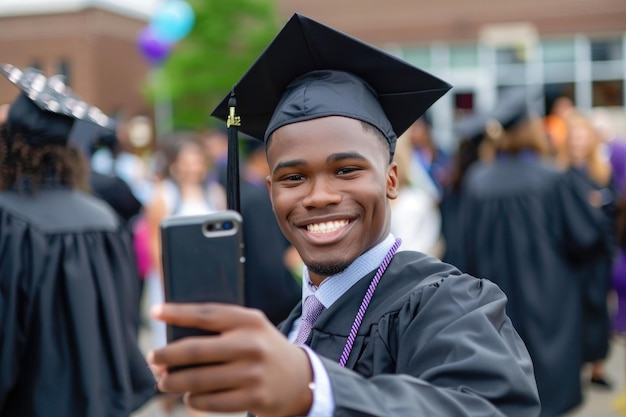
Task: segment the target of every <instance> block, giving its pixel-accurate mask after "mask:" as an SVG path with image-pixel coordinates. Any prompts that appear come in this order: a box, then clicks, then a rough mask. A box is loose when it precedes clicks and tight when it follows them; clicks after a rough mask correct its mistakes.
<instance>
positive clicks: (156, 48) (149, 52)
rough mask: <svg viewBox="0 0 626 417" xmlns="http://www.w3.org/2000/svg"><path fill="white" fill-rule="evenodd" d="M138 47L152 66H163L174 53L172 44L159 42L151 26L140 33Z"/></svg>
mask: <svg viewBox="0 0 626 417" xmlns="http://www.w3.org/2000/svg"><path fill="white" fill-rule="evenodd" d="M137 46H138V47H139V51H140V52H141V54H142V55H143V57H144V58H145V59H146V61H148V62H149V63H150V64H151V65H160V64H162V63H163V62H164V61H165V60H166V59H167V57H168V56H169V55H170V52H171V51H172V46H173V45H172V44H171V43H165V42H163V41H161V40H159V39H158V38H157V37H156V36H155V34H154V32H153V30H152V28H151V27H150V26H147V27H145V28H144V29H142V31H141V32H139V36H138V37H137Z"/></svg>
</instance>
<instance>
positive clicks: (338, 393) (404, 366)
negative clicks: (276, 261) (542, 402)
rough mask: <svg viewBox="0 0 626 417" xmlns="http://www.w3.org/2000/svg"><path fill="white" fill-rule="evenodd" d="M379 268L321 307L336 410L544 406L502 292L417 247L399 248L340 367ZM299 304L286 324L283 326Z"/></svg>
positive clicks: (382, 412) (493, 412)
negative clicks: (407, 249)
mask: <svg viewBox="0 0 626 417" xmlns="http://www.w3.org/2000/svg"><path fill="white" fill-rule="evenodd" d="M374 274H375V271H372V272H371V273H370V274H368V275H367V276H365V277H363V278H362V279H361V280H360V281H359V282H357V283H356V284H355V285H354V286H353V287H352V288H350V289H349V290H348V291H347V292H346V293H345V294H344V295H342V296H341V297H340V298H339V299H338V300H337V301H336V302H335V303H334V304H333V305H332V306H331V307H330V308H329V309H328V310H325V311H324V312H323V313H322V314H321V316H320V317H319V319H318V320H317V322H316V323H315V325H314V327H313V330H312V331H311V334H310V336H309V341H308V344H309V345H310V346H311V348H312V349H313V350H314V351H315V352H317V353H318V354H319V355H320V357H321V358H322V362H323V364H324V366H325V368H326V370H327V371H328V374H329V377H330V382H331V385H332V393H333V396H334V401H335V406H336V408H335V413H334V416H335V417H343V416H346V417H347V416H350V417H354V416H380V417H394V416H399V417H400V416H401V417H406V416H455V417H463V416H467V417H469V416H472V417H478V416H485V417H487V416H489V417H495V416H502V417H503V416H508V417H535V416H537V415H538V414H539V408H540V406H539V400H538V396H537V388H536V385H535V380H534V377H533V369H532V363H531V360H530V357H529V356H528V352H527V350H526V348H525V347H524V344H523V342H522V341H521V339H520V338H519V336H518V335H517V333H516V332H515V330H514V329H513V326H512V324H511V322H510V320H509V319H508V318H507V317H506V315H505V312H504V311H505V305H506V298H505V296H504V294H503V293H502V292H501V291H500V290H499V289H498V287H497V286H496V285H494V284H493V283H491V282H489V281H487V280H480V279H477V278H474V277H471V276H469V275H465V274H462V273H461V272H459V271H458V270H457V269H456V268H454V267H453V266H451V265H448V264H445V263H443V262H441V261H439V260H438V259H435V258H432V257H429V256H427V255H424V254H421V253H418V252H410V251H406V252H398V253H396V255H395V256H394V258H393V260H392V261H391V263H390V264H389V266H388V268H387V270H386V271H385V273H384V274H383V275H382V278H381V281H380V283H379V285H378V288H377V289H376V291H375V293H374V296H373V298H372V300H371V302H370V305H369V308H368V309H367V311H366V312H365V315H364V317H363V323H362V325H361V327H360V329H359V331H358V333H357V337H356V341H355V343H354V347H353V350H352V352H351V354H350V357H349V359H348V361H347V364H346V367H345V368H342V367H341V366H340V365H339V364H338V362H339V359H340V357H341V353H342V350H343V348H344V344H345V343H346V340H347V338H348V335H349V333H350V329H351V326H352V322H353V320H354V317H355V316H356V314H357V312H358V310H359V306H360V304H361V300H362V299H363V296H364V295H365V293H366V291H367V288H368V286H369V284H370V281H371V280H372V278H373V276H374ZM301 308H302V306H301V304H299V305H298V306H297V307H296V308H295V309H294V311H293V312H292V313H291V314H290V316H289V317H288V318H287V320H286V321H285V322H284V323H283V324H282V325H281V327H280V329H281V331H282V332H283V333H284V334H285V335H286V334H288V332H289V330H290V329H291V327H292V325H293V322H294V320H296V319H297V318H298V317H299V316H300V315H301Z"/></svg>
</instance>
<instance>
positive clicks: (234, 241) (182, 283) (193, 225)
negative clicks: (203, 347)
mask: <svg viewBox="0 0 626 417" xmlns="http://www.w3.org/2000/svg"><path fill="white" fill-rule="evenodd" d="M216 224H218V225H222V226H217V227H219V229H218V230H215V229H213V230H210V228H211V225H216ZM223 225H227V226H228V227H231V228H229V229H228V230H224V229H222V227H224V226H223ZM161 246H162V261H163V278H164V280H163V281H164V290H165V299H166V301H168V302H176V303H203V302H209V301H211V302H222V303H233V304H240V305H244V302H245V300H244V296H243V294H244V282H243V266H244V255H243V237H242V225H241V217H240V215H239V214H238V213H236V212H234V211H220V212H215V213H211V214H207V215H201V216H184V217H168V218H166V219H164V220H163V221H162V222H161ZM198 334H206V332H204V331H200V330H197V329H185V328H179V327H175V326H168V340H169V341H172V340H176V339H179V338H180V337H184V336H191V335H198Z"/></svg>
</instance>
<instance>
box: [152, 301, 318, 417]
mask: <svg viewBox="0 0 626 417" xmlns="http://www.w3.org/2000/svg"><path fill="white" fill-rule="evenodd" d="M151 314H152V316H153V317H154V318H156V319H158V320H162V321H165V322H166V323H169V324H172V325H176V326H183V327H195V328H199V329H204V330H208V331H211V332H217V333H218V334H217V335H215V336H204V337H188V338H185V339H181V340H178V341H176V342H173V343H171V344H169V345H167V346H166V347H164V348H162V349H158V350H155V351H152V352H150V353H149V355H148V361H149V362H150V364H151V365H152V367H153V369H155V370H156V372H157V377H158V379H159V382H158V386H159V389H160V390H161V391H163V392H169V393H187V394H186V396H185V401H186V402H187V404H188V405H189V406H191V407H193V408H196V409H199V410H206V411H215V412H237V411H248V412H250V413H253V414H255V415H258V416H263V417H285V416H303V415H306V414H308V412H309V409H310V408H311V404H312V401H313V395H312V392H311V390H310V389H309V388H308V385H309V383H310V382H311V381H312V380H313V377H312V370H311V364H310V362H309V359H308V356H307V354H306V353H305V352H304V350H302V349H301V348H299V347H297V346H294V345H292V344H291V343H289V341H288V340H287V339H286V338H285V336H284V335H282V334H281V333H280V332H279V331H278V330H277V329H276V328H275V327H274V325H273V324H272V323H271V322H270V321H269V320H268V319H267V318H266V317H265V315H264V314H263V313H261V312H260V311H258V310H253V309H249V308H244V307H240V306H236V305H229V304H218V303H206V304H163V305H160V306H156V308H153V310H152V311H151ZM190 365H195V366H193V367H190V368H184V369H181V370H177V371H175V372H168V371H167V369H171V368H175V367H180V366H190Z"/></svg>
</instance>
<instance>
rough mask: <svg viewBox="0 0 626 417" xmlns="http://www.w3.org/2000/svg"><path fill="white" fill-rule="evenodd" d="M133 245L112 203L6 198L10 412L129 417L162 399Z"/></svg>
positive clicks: (3, 260)
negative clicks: (145, 345) (144, 335)
mask: <svg viewBox="0 0 626 417" xmlns="http://www.w3.org/2000/svg"><path fill="white" fill-rule="evenodd" d="M136 279H137V276H136V274H135V270H134V263H133V258H132V250H131V247H130V240H129V237H128V235H127V234H126V232H125V231H123V230H121V229H120V226H119V225H118V222H117V218H116V216H115V214H114V213H113V211H112V210H111V209H110V208H109V207H108V206H107V205H106V204H104V203H103V202H101V201H100V200H98V199H96V198H95V197H92V196H90V195H87V194H85V193H82V192H79V191H73V190H70V189H65V188H57V189H41V190H40V191H39V192H38V193H37V194H36V195H35V196H25V195H20V194H18V193H17V192H14V191H3V192H0V370H1V371H0V415H2V416H7V417H8V416H20V417H40V416H41V417H43V416H46V417H47V416H53V415H54V416H63V417H103V416H107V417H127V416H128V415H130V413H131V412H132V411H133V410H135V409H136V408H138V407H139V406H141V405H142V404H144V403H145V402H146V401H147V400H148V399H149V398H150V397H151V396H152V395H153V394H154V383H155V381H154V378H153V376H152V374H151V372H150V371H149V369H148V366H147V364H146V362H145V360H144V358H143V355H142V354H141V352H140V350H139V348H138V345H137V321H138V320H137V315H138V314H139V306H138V305H137V296H136V291H137V285H136V283H135V280H136Z"/></svg>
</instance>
